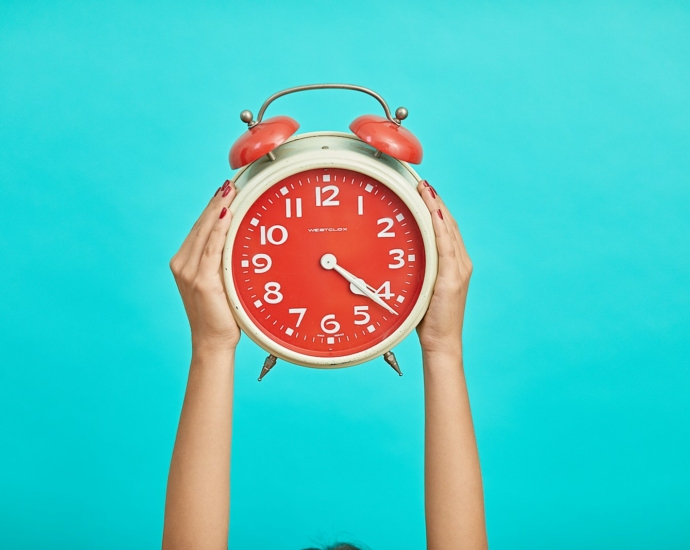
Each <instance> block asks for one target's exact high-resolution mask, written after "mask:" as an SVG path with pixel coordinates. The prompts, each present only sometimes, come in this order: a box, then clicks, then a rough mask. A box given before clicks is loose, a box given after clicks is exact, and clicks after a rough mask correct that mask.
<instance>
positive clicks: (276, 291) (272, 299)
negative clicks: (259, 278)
mask: <svg viewBox="0 0 690 550" xmlns="http://www.w3.org/2000/svg"><path fill="white" fill-rule="evenodd" d="M264 290H265V291H266V293H265V294H264V300H266V302H268V303H269V304H279V303H280V302H282V301H283V295H282V294H281V292H280V283H274V282H271V283H266V284H265V285H264Z"/></svg>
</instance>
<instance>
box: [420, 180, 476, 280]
mask: <svg viewBox="0 0 690 550" xmlns="http://www.w3.org/2000/svg"><path fill="white" fill-rule="evenodd" d="M424 184H427V185H428V184H429V183H428V182H427V181H426V180H424V181H423V182H422V185H424ZM430 187H431V186H430ZM431 189H432V190H433V191H434V195H436V200H437V201H438V203H439V204H440V208H441V211H442V212H443V217H444V219H445V220H446V221H447V222H448V227H449V229H450V230H451V232H452V233H453V237H454V239H453V240H454V242H455V244H456V254H457V256H458V261H460V262H462V264H463V266H464V267H465V268H469V267H471V265H472V262H471V260H470V257H469V254H468V253H467V248H466V247H465V242H464V241H463V238H462V234H461V233H460V227H459V226H458V222H457V221H456V220H455V217H454V216H453V215H452V214H451V212H450V210H449V209H448V207H447V206H446V203H445V202H444V201H443V199H442V198H441V196H440V195H439V194H438V193H437V192H436V190H435V189H434V188H433V187H431Z"/></svg>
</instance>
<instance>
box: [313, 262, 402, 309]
mask: <svg viewBox="0 0 690 550" xmlns="http://www.w3.org/2000/svg"><path fill="white" fill-rule="evenodd" d="M321 267H323V268H324V269H334V270H335V271H337V272H338V273H339V274H340V275H342V276H343V277H344V278H345V279H346V280H347V281H348V282H349V283H350V289H352V287H354V288H356V289H357V290H358V291H359V292H356V294H363V295H364V296H366V297H367V298H369V299H371V300H373V301H374V302H376V303H377V304H378V305H380V306H381V307H382V308H384V309H386V310H387V311H390V312H391V313H392V314H393V315H397V314H398V312H397V311H395V310H394V309H393V308H392V307H391V306H389V305H388V304H387V303H386V302H384V301H383V300H382V299H381V297H380V296H379V295H378V294H377V293H376V290H375V289H374V288H373V287H372V286H371V285H368V284H367V283H366V282H364V280H363V279H360V278H359V277H355V276H354V275H353V274H352V273H350V272H349V271H347V270H346V269H344V268H342V267H340V266H339V265H338V260H337V259H336V257H335V256H334V255H333V254H324V255H323V256H321ZM352 292H355V291H354V290H352Z"/></svg>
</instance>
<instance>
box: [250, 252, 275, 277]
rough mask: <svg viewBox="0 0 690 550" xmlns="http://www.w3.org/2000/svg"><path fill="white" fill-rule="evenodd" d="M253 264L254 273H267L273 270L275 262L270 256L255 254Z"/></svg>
mask: <svg viewBox="0 0 690 550" xmlns="http://www.w3.org/2000/svg"><path fill="white" fill-rule="evenodd" d="M252 264H253V265H254V273H266V272H267V271H268V270H269V269H271V266H272V265H273V261H272V260H271V257H270V256H269V255H268V254H254V256H253V257H252Z"/></svg>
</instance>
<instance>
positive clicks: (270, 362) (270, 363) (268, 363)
mask: <svg viewBox="0 0 690 550" xmlns="http://www.w3.org/2000/svg"><path fill="white" fill-rule="evenodd" d="M276 361H278V358H277V357H276V356H275V355H269V356H268V357H266V360H265V361H264V366H263V367H261V374H260V375H259V382H261V380H263V377H264V376H266V375H267V374H268V371H270V370H271V369H272V368H273V367H274V366H275V364H276Z"/></svg>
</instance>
